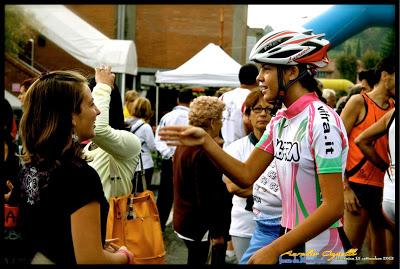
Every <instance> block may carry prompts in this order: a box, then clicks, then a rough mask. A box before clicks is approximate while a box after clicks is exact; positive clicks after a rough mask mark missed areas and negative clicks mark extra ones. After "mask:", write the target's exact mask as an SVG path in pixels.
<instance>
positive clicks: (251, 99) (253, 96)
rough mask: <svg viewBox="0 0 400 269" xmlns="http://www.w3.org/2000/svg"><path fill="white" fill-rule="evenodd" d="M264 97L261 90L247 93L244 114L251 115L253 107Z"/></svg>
mask: <svg viewBox="0 0 400 269" xmlns="http://www.w3.org/2000/svg"><path fill="white" fill-rule="evenodd" d="M262 98H264V96H263V94H262V92H261V91H252V92H251V93H249V95H247V98H246V100H245V101H244V105H245V107H246V109H245V110H244V114H246V115H250V112H251V109H252V108H253V107H254V106H255V105H256V104H257V103H258V101H259V100H261V99H262Z"/></svg>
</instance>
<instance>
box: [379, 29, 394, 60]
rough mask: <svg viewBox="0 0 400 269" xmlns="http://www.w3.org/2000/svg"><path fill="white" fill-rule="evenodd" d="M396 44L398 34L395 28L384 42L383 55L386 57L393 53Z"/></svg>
mask: <svg viewBox="0 0 400 269" xmlns="http://www.w3.org/2000/svg"><path fill="white" fill-rule="evenodd" d="M395 44H396V34H395V32H394V29H391V31H390V32H389V33H388V34H387V35H386V37H385V39H384V40H383V42H382V49H381V56H382V58H385V57H387V56H390V55H393V53H394V49H395Z"/></svg>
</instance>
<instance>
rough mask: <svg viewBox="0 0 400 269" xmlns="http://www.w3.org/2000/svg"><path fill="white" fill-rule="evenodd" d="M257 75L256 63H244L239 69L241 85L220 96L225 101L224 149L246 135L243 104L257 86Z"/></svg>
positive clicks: (222, 130) (222, 131)
mask: <svg viewBox="0 0 400 269" xmlns="http://www.w3.org/2000/svg"><path fill="white" fill-rule="evenodd" d="M257 75H258V68H257V66H256V65H255V64H251V63H248V64H245V65H243V66H242V67H241V68H240V70H239V81H240V87H239V88H236V89H234V90H232V91H229V92H226V93H224V94H223V95H221V97H219V99H220V100H221V101H223V102H224V103H225V110H224V112H223V114H222V117H223V122H222V129H221V133H222V138H223V139H224V146H223V148H224V149H225V148H226V147H227V146H228V145H229V144H230V143H232V142H233V141H235V140H237V139H239V138H242V137H244V136H246V130H245V127H244V125H243V118H242V113H243V104H244V100H246V97H247V95H248V94H249V93H250V91H251V90H252V89H253V88H255V87H257V82H256V78H257Z"/></svg>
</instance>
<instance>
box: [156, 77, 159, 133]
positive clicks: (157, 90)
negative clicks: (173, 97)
mask: <svg viewBox="0 0 400 269" xmlns="http://www.w3.org/2000/svg"><path fill="white" fill-rule="evenodd" d="M158 103H159V88H158V84H156V126H158V105H159V104H158Z"/></svg>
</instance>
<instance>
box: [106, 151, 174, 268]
mask: <svg viewBox="0 0 400 269" xmlns="http://www.w3.org/2000/svg"><path fill="white" fill-rule="evenodd" d="M140 159H141V156H140ZM140 162H141V160H140ZM141 166H142V172H141V178H142V184H143V190H144V191H143V192H141V193H136V190H137V184H136V187H135V191H134V192H133V193H131V194H129V195H126V196H121V197H111V198H110V201H109V204H110V208H109V211H108V218H107V232H106V239H112V238H118V239H119V240H118V241H115V244H117V245H120V246H126V247H127V248H128V249H129V250H130V251H131V252H132V253H133V256H134V259H133V263H135V264H164V263H165V254H166V252H165V248H164V240H163V235H162V231H161V225H160V218H159V215H158V209H157V205H156V202H155V199H154V194H153V192H151V191H149V190H147V186H146V180H145V179H144V174H143V173H144V170H143V164H142V163H141ZM110 168H111V167H110ZM110 170H114V168H113V169H110ZM137 181H138V180H137ZM136 183H137V182H136Z"/></svg>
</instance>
